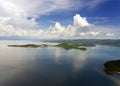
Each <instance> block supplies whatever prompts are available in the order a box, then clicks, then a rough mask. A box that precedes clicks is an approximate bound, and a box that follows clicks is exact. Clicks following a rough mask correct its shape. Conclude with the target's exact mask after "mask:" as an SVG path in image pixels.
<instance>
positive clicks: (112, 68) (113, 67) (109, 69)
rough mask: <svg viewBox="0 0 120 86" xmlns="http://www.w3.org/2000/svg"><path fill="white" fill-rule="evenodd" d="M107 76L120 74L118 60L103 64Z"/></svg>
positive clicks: (119, 61) (119, 62)
mask: <svg viewBox="0 0 120 86" xmlns="http://www.w3.org/2000/svg"><path fill="white" fill-rule="evenodd" d="M104 67H105V70H104V71H105V72H106V73H107V74H120V60H113V61H108V62H106V63H104Z"/></svg>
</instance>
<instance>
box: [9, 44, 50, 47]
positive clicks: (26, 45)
mask: <svg viewBox="0 0 120 86" xmlns="http://www.w3.org/2000/svg"><path fill="white" fill-rule="evenodd" d="M47 46H48V45H46V44H41V45H35V44H25V45H8V47H28V48H38V47H41V48H44V47H47Z"/></svg>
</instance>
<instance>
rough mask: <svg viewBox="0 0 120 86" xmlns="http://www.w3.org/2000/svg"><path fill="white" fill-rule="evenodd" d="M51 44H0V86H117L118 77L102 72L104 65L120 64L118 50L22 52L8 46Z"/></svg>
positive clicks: (48, 49)
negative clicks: (113, 61)
mask: <svg viewBox="0 0 120 86" xmlns="http://www.w3.org/2000/svg"><path fill="white" fill-rule="evenodd" d="M43 43H44V44H50V45H54V44H56V43H48V42H46V43H45V42H41V41H29V40H1V41H0V86H120V75H108V74H106V73H105V72H104V65H103V64H104V63H105V62H106V61H109V60H120V47H113V46H102V45H97V46H95V47H87V50H86V51H81V50H75V49H72V50H65V49H63V48H58V47H45V48H22V47H7V45H10V44H43Z"/></svg>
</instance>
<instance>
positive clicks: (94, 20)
mask: <svg viewBox="0 0 120 86" xmlns="http://www.w3.org/2000/svg"><path fill="white" fill-rule="evenodd" d="M119 9H120V0H0V39H8V38H9V39H19V38H23V39H68V38H69V39H120V34H119V33H120V11H119Z"/></svg>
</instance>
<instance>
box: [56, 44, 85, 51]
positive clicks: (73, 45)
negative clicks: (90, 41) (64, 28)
mask: <svg viewBox="0 0 120 86" xmlns="http://www.w3.org/2000/svg"><path fill="white" fill-rule="evenodd" d="M55 47H61V48H64V49H66V50H70V49H78V50H83V51H84V50H87V48H85V47H80V45H77V44H71V43H60V44H58V45H56V46H55Z"/></svg>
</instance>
